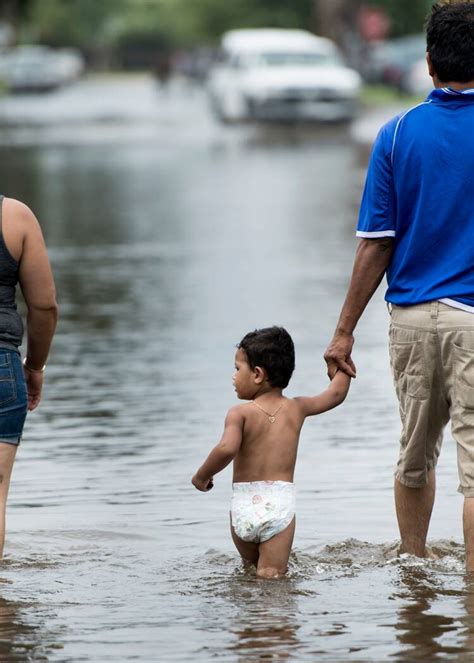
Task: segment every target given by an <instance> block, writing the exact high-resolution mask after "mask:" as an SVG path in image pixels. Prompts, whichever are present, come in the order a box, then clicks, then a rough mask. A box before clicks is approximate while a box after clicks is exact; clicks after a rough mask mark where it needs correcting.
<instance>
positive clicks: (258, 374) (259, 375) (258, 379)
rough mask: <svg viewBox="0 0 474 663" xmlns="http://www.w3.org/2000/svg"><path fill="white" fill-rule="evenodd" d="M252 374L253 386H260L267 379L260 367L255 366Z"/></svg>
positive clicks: (265, 373) (264, 371)
mask: <svg viewBox="0 0 474 663" xmlns="http://www.w3.org/2000/svg"><path fill="white" fill-rule="evenodd" d="M253 372H254V375H255V384H262V382H265V380H266V379H267V372H266V370H265V369H264V368H262V367H261V366H255V368H254V369H253Z"/></svg>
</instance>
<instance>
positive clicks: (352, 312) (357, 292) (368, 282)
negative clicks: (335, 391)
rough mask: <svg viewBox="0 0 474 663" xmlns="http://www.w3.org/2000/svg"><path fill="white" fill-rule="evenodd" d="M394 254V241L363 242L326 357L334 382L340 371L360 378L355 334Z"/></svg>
mask: <svg viewBox="0 0 474 663" xmlns="http://www.w3.org/2000/svg"><path fill="white" fill-rule="evenodd" d="M392 252H393V239H392V238H391V237H381V238H380V239H361V240H360V243H359V246H358V247H357V252H356V256H355V261H354V267H353V270H352V277H351V282H350V284H349V289H348V291H347V295H346V299H345V302H344V304H343V307H342V310H341V315H340V316H339V321H338V323H337V327H336V331H335V332H334V336H333V338H332V341H331V343H330V344H329V346H328V348H327V350H326V352H325V354H324V359H325V360H326V363H327V365H328V375H329V377H330V378H331V379H332V378H333V376H334V374H335V372H336V371H337V370H338V369H340V370H341V371H344V373H347V375H350V377H353V378H354V377H355V376H356V367H355V365H354V362H353V361H352V359H351V352H352V346H353V345H354V336H353V331H354V329H355V327H356V325H357V323H358V321H359V318H360V316H361V315H362V313H363V312H364V310H365V307H366V306H367V304H368V303H369V301H370V299H371V298H372V295H373V294H374V292H375V291H376V290H377V288H378V286H379V284H380V281H381V280H382V278H383V276H384V274H385V271H386V269H387V267H388V266H389V264H390V260H391V258H392Z"/></svg>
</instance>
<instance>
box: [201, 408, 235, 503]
mask: <svg viewBox="0 0 474 663" xmlns="http://www.w3.org/2000/svg"><path fill="white" fill-rule="evenodd" d="M243 426H244V417H243V414H242V410H241V406H238V405H237V406H236V407H233V408H231V409H230V410H229V412H228V413H227V417H226V419H225V425H224V433H223V435H222V438H221V439H220V442H219V443H218V444H217V445H216V446H215V447H214V449H213V450H212V451H211V453H210V454H209V456H208V457H207V458H206V460H205V461H204V463H203V464H202V465H201V467H200V468H199V469H198V471H197V472H196V474H195V475H194V476H193V478H192V479H191V481H192V483H193V485H194V486H195V488H197V489H198V490H201V491H207V490H210V489H211V488H212V486H213V483H212V479H213V477H214V474H217V473H218V472H220V471H221V470H223V469H224V467H227V465H228V464H229V463H230V462H231V461H233V460H234V458H235V456H236V455H237V453H238V451H239V449H240V445H241V444H242V432H243Z"/></svg>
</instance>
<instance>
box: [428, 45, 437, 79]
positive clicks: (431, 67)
mask: <svg viewBox="0 0 474 663" xmlns="http://www.w3.org/2000/svg"><path fill="white" fill-rule="evenodd" d="M426 62H427V64H428V73H429V75H430V76H431V78H433V76H436V72H435V70H434V67H433V63H432V62H431V56H430V54H429V53H428V51H426Z"/></svg>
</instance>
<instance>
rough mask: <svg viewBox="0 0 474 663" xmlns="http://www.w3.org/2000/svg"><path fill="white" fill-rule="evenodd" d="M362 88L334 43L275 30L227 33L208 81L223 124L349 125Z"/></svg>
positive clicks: (357, 75) (295, 32) (218, 115)
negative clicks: (301, 122) (305, 122)
mask: <svg viewBox="0 0 474 663" xmlns="http://www.w3.org/2000/svg"><path fill="white" fill-rule="evenodd" d="M360 86H361V78H360V76H359V74H358V73H357V72H356V71H354V70H353V69H350V68H349V67H347V66H345V65H344V62H343V60H342V57H341V54H340V52H339V50H338V48H337V46H336V45H335V44H334V43H333V42H332V41H331V40H329V39H325V38H323V37H317V36H315V35H313V34H311V33H310V32H306V31H304V30H283V29H277V28H265V29H246V30H232V31H230V32H227V33H225V34H224V35H223V37H222V42H221V57H220V59H219V61H218V62H217V63H216V65H215V66H214V67H213V68H212V69H211V71H210V73H209V78H208V93H209V98H210V101H211V106H212V108H213V110H214V112H215V113H216V115H217V117H218V118H219V119H220V120H222V121H223V122H239V121H246V120H280V121H298V120H316V121H342V120H349V119H351V118H353V117H354V115H355V114H356V113H357V109H358V100H359V93H360Z"/></svg>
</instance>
